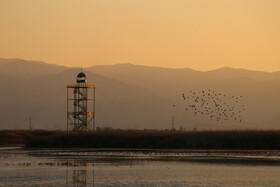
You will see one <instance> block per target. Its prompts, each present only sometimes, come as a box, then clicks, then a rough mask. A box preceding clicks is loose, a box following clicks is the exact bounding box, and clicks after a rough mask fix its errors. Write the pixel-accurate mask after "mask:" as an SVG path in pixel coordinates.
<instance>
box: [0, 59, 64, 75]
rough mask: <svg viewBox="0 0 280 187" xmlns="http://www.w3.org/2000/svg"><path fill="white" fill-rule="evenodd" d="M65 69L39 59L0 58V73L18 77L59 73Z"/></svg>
mask: <svg viewBox="0 0 280 187" xmlns="http://www.w3.org/2000/svg"><path fill="white" fill-rule="evenodd" d="M66 69H68V68H67V67H63V66H58V65H55V64H47V63H45V62H40V61H26V60H22V59H3V58H2V59H1V58H0V75H7V76H14V77H19V78H31V77H37V76H42V75H48V74H55V73H59V72H62V71H64V70H66Z"/></svg>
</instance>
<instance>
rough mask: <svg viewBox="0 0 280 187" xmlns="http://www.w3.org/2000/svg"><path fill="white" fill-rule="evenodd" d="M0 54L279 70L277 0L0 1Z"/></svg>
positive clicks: (69, 61)
mask: <svg viewBox="0 0 280 187" xmlns="http://www.w3.org/2000/svg"><path fill="white" fill-rule="evenodd" d="M0 25H1V27H0V57H2V58H23V59H27V60H42V61H46V62H48V63H55V64H61V65H67V66H80V65H81V64H83V66H84V67H86V66H93V65H105V64H116V63H133V64H142V65H152V66H163V67H172V68H180V67H189V68H193V69H196V70H203V71H205V70H212V69H216V68H219V67H225V66H229V67H234V68H246V69H253V70H263V71H278V70H280V0H0Z"/></svg>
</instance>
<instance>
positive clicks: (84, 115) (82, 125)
mask: <svg viewBox="0 0 280 187" xmlns="http://www.w3.org/2000/svg"><path fill="white" fill-rule="evenodd" d="M94 129H95V86H94V85H90V84H87V77H86V74H85V73H83V72H80V73H79V74H78V75H77V81H76V84H68V85H67V131H93V130H94Z"/></svg>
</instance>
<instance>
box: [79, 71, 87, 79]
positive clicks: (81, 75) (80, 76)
mask: <svg viewBox="0 0 280 187" xmlns="http://www.w3.org/2000/svg"><path fill="white" fill-rule="evenodd" d="M82 77H86V74H84V73H83V72H80V73H79V74H78V75H77V78H82Z"/></svg>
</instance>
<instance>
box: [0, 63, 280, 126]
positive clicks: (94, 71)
mask: <svg viewBox="0 0 280 187" xmlns="http://www.w3.org/2000/svg"><path fill="white" fill-rule="evenodd" d="M80 71H81V70H80V68H69V67H64V66H58V65H55V64H47V63H45V62H39V61H27V60H22V59H0V85H1V92H0V119H1V122H0V128H1V129H27V128H30V125H29V116H31V127H32V128H33V129H66V85H67V84H71V83H75V81H76V75H77V74H78V73H79V72H80ZM83 71H84V72H85V73H86V75H87V79H88V83H89V84H94V85H96V125H97V126H99V127H113V128H126V129H127V128H136V129H155V128H157V129H166V128H169V129H170V128H171V116H174V117H175V122H174V124H175V128H177V129H179V128H184V129H187V130H192V129H194V128H196V129H200V130H202V129H204V130H208V129H212V130H215V129H279V127H280V97H279V96H280V86H279V85H280V72H279V71H277V72H273V73H268V72H260V71H250V70H244V69H233V68H228V67H225V68H220V69H217V70H213V71H207V72H200V71H195V70H192V69H188V68H183V69H169V68H162V67H150V66H140V65H133V64H116V65H107V66H93V67H90V68H84V69H83ZM202 90H211V91H215V93H222V94H225V95H227V96H228V97H225V98H224V99H223V101H224V102H226V103H228V102H230V99H231V97H237V96H242V99H240V105H241V104H242V105H244V106H245V108H246V110H245V111H244V112H243V113H242V122H239V121H236V120H229V121H225V122H224V123H223V124H221V123H220V122H217V121H213V120H209V118H207V117H205V116H204V115H200V116H194V114H193V112H192V111H190V110H186V108H188V107H189V103H190V101H189V100H187V99H185V100H184V99H183V97H182V94H184V95H186V96H190V97H191V96H192V95H191V94H192V93H193V92H195V93H198V92H201V91H202ZM173 106H175V107H173Z"/></svg>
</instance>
